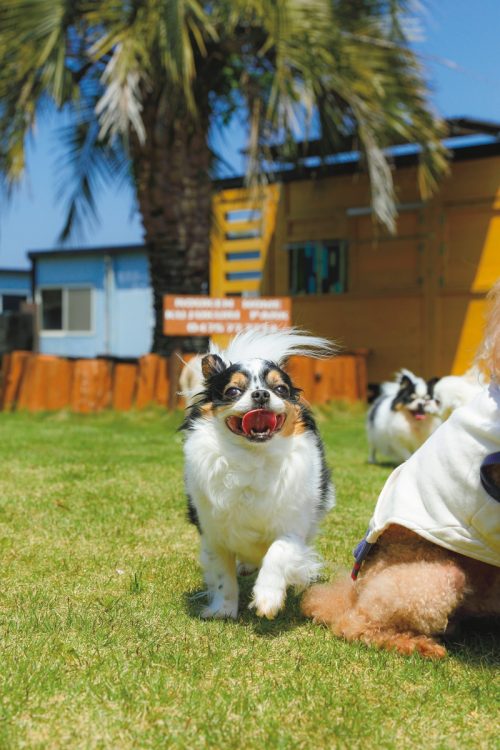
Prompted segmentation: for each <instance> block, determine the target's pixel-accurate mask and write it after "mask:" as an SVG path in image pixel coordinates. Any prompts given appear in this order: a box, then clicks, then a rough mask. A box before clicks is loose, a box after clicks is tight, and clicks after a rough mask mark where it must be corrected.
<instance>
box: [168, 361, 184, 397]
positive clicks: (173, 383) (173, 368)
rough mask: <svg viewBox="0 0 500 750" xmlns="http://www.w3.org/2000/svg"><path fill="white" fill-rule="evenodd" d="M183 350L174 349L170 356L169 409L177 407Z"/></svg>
mask: <svg viewBox="0 0 500 750" xmlns="http://www.w3.org/2000/svg"><path fill="white" fill-rule="evenodd" d="M181 367H182V361H181V350H180V349H174V351H173V352H172V354H171V355H170V357H169V358H168V385H169V388H168V410H169V411H174V409H176V408H177V391H178V389H179V377H180V374H181Z"/></svg>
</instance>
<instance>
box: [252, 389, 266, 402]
mask: <svg viewBox="0 0 500 750" xmlns="http://www.w3.org/2000/svg"><path fill="white" fill-rule="evenodd" d="M269 398H270V394H269V391H264V390H260V389H259V390H257V391H252V399H253V400H254V401H255V403H256V404H259V406H263V405H264V404H267V402H268V401H269Z"/></svg>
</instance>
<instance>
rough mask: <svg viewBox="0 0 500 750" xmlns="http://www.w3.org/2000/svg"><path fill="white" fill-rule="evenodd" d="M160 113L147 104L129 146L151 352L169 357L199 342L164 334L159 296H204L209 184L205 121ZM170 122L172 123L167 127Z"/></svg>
mask: <svg viewBox="0 0 500 750" xmlns="http://www.w3.org/2000/svg"><path fill="white" fill-rule="evenodd" d="M161 110H162V107H161V106H160V104H159V103H158V101H157V102H154V101H152V100H151V99H150V100H149V101H146V104H145V107H144V110H143V122H144V124H145V127H146V133H147V138H146V142H145V144H144V145H143V146H139V144H138V143H136V144H135V145H134V147H133V164H134V171H135V179H136V185H137V196H138V202H139V208H140V211H141V214H142V221H143V226H144V231H145V241H146V245H147V248H148V257H149V265H150V274H151V282H152V285H153V299H154V312H155V327H154V335H153V344H152V351H154V352H158V353H162V354H168V353H170V352H171V351H172V350H173V349H174V348H177V347H179V346H181V348H183V349H184V350H186V349H187V348H191V349H192V348H193V347H195V348H199V346H200V344H202V343H203V342H200V341H198V342H195V341H193V340H191V341H189V342H188V341H186V340H182V341H179V339H176V340H175V339H172V338H170V337H166V336H165V335H164V334H163V296H164V295H165V294H166V293H169V294H207V293H208V278H209V253H210V223H211V203H212V185H211V180H210V175H209V168H210V161H211V152H210V149H209V147H208V143H207V139H208V138H207V136H208V118H206V119H204V121H200V120H197V121H193V118H191V117H189V116H188V115H186V117H185V118H180V117H179V116H176V117H171V116H170V117H169V115H168V113H167V112H165V111H163V112H162V111H161ZM177 115H178V113H177ZM169 121H170V123H172V121H173V123H174V124H173V126H171V127H169V128H167V126H166V123H168V122H169Z"/></svg>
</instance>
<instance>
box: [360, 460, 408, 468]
mask: <svg viewBox="0 0 500 750" xmlns="http://www.w3.org/2000/svg"><path fill="white" fill-rule="evenodd" d="M399 465H400V464H398V463H394V461H377V463H376V464H374V463H372V462H371V461H366V462H365V466H369V467H372V468H373V469H396V468H397V467H398V466H399Z"/></svg>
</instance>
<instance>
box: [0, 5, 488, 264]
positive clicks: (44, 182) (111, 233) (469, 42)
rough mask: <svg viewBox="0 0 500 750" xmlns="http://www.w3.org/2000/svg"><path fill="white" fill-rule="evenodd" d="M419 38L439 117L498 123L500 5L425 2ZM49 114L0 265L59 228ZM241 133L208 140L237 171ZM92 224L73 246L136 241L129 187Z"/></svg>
mask: <svg viewBox="0 0 500 750" xmlns="http://www.w3.org/2000/svg"><path fill="white" fill-rule="evenodd" d="M420 15H421V19H422V26H423V33H424V39H423V41H421V42H418V43H415V45H414V46H415V49H416V51H417V52H418V53H419V54H420V55H421V56H422V60H423V63H424V65H425V68H426V71H427V76H428V79H429V80H430V81H431V84H432V88H433V94H432V102H433V104H434V106H435V108H436V109H437V110H438V111H439V112H440V113H441V114H442V115H443V116H445V117H454V116H469V117H476V118H480V119H490V120H494V121H500V64H499V62H500V61H499V57H500V55H499V41H498V40H499V37H500V0H477V2H476V3H471V2H470V0H426V2H425V4H424V9H423V12H422V13H421V14H420ZM58 124H59V120H58V118H57V116H52V117H50V118H45V119H44V120H43V121H42V122H41V123H39V126H38V130H37V132H36V133H35V135H34V138H33V139H32V142H30V145H29V150H28V173H27V175H26V179H25V180H24V182H23V184H22V185H21V187H20V188H18V189H17V191H16V193H15V195H14V196H13V199H12V200H11V201H10V203H9V204H8V205H5V204H2V205H1V206H0V267H23V266H27V265H28V262H27V259H26V252H27V251H28V250H33V249H41V248H49V247H53V246H54V245H55V242H56V239H57V235H58V233H59V231H60V229H61V226H62V224H63V217H64V201H63V200H61V199H59V198H58V197H57V186H58V184H59V182H60V179H61V173H60V164H61V156H60V153H61V152H60V149H58V144H57V138H56V133H57V127H58ZM242 144H243V138H242V134H241V132H240V130H239V128H238V127H237V126H236V125H233V126H232V127H231V128H230V129H229V130H228V131H226V133H225V134H224V136H223V137H222V136H221V135H218V136H217V137H216V140H215V145H216V147H217V148H218V149H219V150H220V152H221V153H222V155H223V156H224V158H225V159H226V160H227V161H228V162H229V163H230V164H231V165H232V166H233V168H234V171H235V172H236V173H240V172H241V169H242V162H241V157H240V156H239V149H240V148H241V146H242ZM99 213H100V216H101V221H100V223H99V224H98V225H97V226H95V227H92V228H90V229H89V230H88V231H87V232H86V234H85V235H84V236H80V237H75V238H74V239H73V240H72V242H71V243H70V244H71V245H73V246H78V247H81V246H92V245H118V244H122V243H134V242H140V241H141V240H142V227H141V222H140V217H139V215H138V213H137V211H136V210H135V207H134V197H133V194H132V192H131V190H130V189H129V188H126V187H122V188H121V189H118V188H112V189H109V190H106V191H105V192H103V193H102V194H100V196H99Z"/></svg>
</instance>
